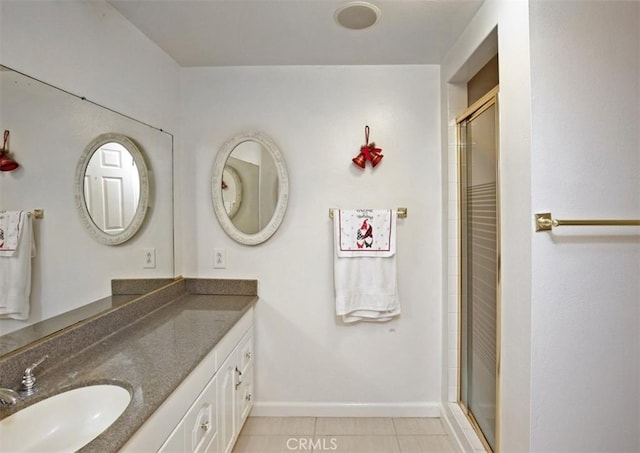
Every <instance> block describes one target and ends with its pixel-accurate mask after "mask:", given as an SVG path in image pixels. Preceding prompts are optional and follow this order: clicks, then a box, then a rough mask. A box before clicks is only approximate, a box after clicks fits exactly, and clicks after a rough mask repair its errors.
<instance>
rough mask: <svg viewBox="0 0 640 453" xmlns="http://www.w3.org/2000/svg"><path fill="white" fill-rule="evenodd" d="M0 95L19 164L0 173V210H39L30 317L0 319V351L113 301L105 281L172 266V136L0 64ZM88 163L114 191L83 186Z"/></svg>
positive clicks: (157, 273)
mask: <svg viewBox="0 0 640 453" xmlns="http://www.w3.org/2000/svg"><path fill="white" fill-rule="evenodd" d="M0 97H1V98H0V129H1V130H5V129H6V130H10V132H11V135H10V142H9V150H10V151H11V155H12V156H13V157H15V159H16V160H17V161H19V162H20V167H19V168H18V169H17V170H15V171H12V172H3V173H2V174H0V210H28V211H32V210H34V209H42V210H43V211H44V218H42V219H39V220H33V230H34V235H35V242H36V256H35V257H34V258H33V259H32V276H31V280H32V282H31V297H30V316H29V319H28V320H27V321H17V320H13V319H0V356H1V355H3V354H6V353H9V352H11V351H12V350H15V349H17V348H19V347H21V346H22V345H24V344H25V343H27V342H30V341H35V340H37V339H38V338H40V337H42V336H46V335H49V334H51V333H54V332H55V331H57V330H60V329H63V328H65V327H67V326H68V325H70V324H73V323H75V322H78V321H81V320H83V319H86V318H89V317H92V316H95V315H96V314H98V313H100V312H103V311H105V310H109V309H111V308H112V307H113V305H117V304H118V303H121V302H119V301H121V300H122V299H123V298H122V297H121V296H120V295H118V296H117V297H112V289H111V280H117V279H134V278H135V279H152V280H153V281H156V280H163V281H165V282H166V281H167V280H169V281H170V280H171V279H173V277H174V275H175V274H174V249H173V248H174V246H173V244H174V238H173V136H172V135H171V134H170V133H168V132H166V131H163V130H160V129H158V128H156V127H153V126H152V125H149V124H145V123H143V122H141V121H138V120H136V119H134V118H131V117H128V116H124V115H122V114H119V113H117V112H114V111H113V110H110V109H108V108H104V107H101V106H99V105H96V104H94V103H92V102H90V101H87V100H85V99H83V98H81V97H79V96H76V95H73V94H71V93H69V92H67V91H63V90H60V89H58V88H55V87H54V86H52V85H50V84H48V83H44V82H42V81H39V80H37V79H35V78H32V77H29V76H27V75H25V74H22V73H19V72H17V71H15V70H11V69H10V68H6V67H2V66H0ZM125 150H126V152H125ZM94 158H95V160H94ZM100 161H101V162H100ZM94 167H103V168H98V169H96V168H94ZM115 167H121V168H120V169H119V170H118V169H116V168H115ZM94 170H95V171H98V172H99V173H100V174H98V175H96V177H98V178H100V179H102V181H101V182H99V184H103V183H105V184H107V186H108V187H106V190H107V191H109V190H112V191H114V194H107V195H104V194H102V195H100V194H99V191H98V189H97V187H89V184H90V181H87V180H88V179H89V178H92V177H93V176H94V175H95V173H92V172H94ZM111 170H113V171H116V172H119V173H120V174H119V175H115V176H114V175H113V174H108V172H109V171H111ZM127 174H128V175H127ZM136 175H137V176H136ZM112 176H113V178H112ZM125 176H126V179H127V181H125V182H122V183H120V182H115V180H116V179H118V178H123V179H124V178H125ZM85 182H86V183H87V185H85ZM96 182H98V180H96ZM121 184H122V185H121ZM125 185H126V186H128V187H126V189H125ZM118 191H126V192H127V193H126V194H124V193H122V194H118V193H117V192H118ZM89 192H93V193H91V194H90V193H89ZM100 198H102V200H100ZM125 198H127V199H128V200H129V201H125ZM80 200H81V201H82V204H80ZM87 200H88V203H85V201H87ZM111 202H117V203H121V202H122V203H127V206H124V205H123V206H118V207H117V209H116V208H115V207H114V206H108V207H105V205H104V203H106V204H109V203H111ZM100 203H103V205H102V206H98V205H99V204H100ZM136 203H137V205H136ZM94 208H95V209H94ZM79 209H81V210H83V209H86V211H82V212H83V213H82V214H80V213H79ZM105 210H106V211H107V213H106V218H105ZM88 226H90V227H91V228H92V229H91V230H87V228H88ZM96 239H98V240H96ZM116 243H118V245H117V246H113V245H112V244H116ZM150 249H151V250H153V251H154V253H155V263H153V265H152V266H150V265H149V264H148V263H147V262H146V260H145V257H146V254H147V253H148V251H149V250H150ZM124 299H127V298H126V297H125V298H124Z"/></svg>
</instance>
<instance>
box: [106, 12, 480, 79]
mask: <svg viewBox="0 0 640 453" xmlns="http://www.w3.org/2000/svg"><path fill="white" fill-rule="evenodd" d="M349 1H350V0H346V1H333V0H253V1H247V0H195V1H194V0H108V2H109V3H110V4H111V5H112V6H113V7H114V8H115V9H116V10H118V11H119V12H120V14H122V15H123V16H124V17H125V18H126V19H128V20H129V21H130V22H131V23H132V24H133V25H134V26H135V27H137V28H138V29H139V30H140V31H141V32H142V33H144V34H145V35H146V36H148V37H149V39H151V40H152V41H153V42H155V43H156V44H157V45H158V46H159V47H160V48H162V49H163V50H164V51H165V52H166V53H167V54H169V55H170V56H171V57H172V58H173V59H174V60H175V61H176V62H177V63H178V64H179V65H180V66H183V67H190V66H245V65H386V64H439V63H440V62H441V61H442V59H443V57H444V56H445V55H446V53H447V51H448V50H449V48H450V47H451V45H452V44H453V43H454V42H455V40H456V38H457V37H458V36H459V35H460V33H461V32H462V30H464V28H465V26H466V25H467V23H468V22H469V21H470V20H471V18H472V17H473V15H474V14H475V12H476V11H477V10H478V8H479V7H480V5H481V4H482V2H483V0H381V1H378V0H372V2H371V3H374V4H375V5H376V6H377V7H378V8H379V9H380V11H381V13H382V14H381V17H380V19H379V20H378V22H377V23H376V24H375V25H374V26H373V27H371V28H368V29H364V30H350V29H346V28H344V27H341V26H340V25H338V24H337V23H336V21H335V20H334V14H335V11H336V10H337V9H338V8H340V7H341V6H344V5H345V4H346V3H349Z"/></svg>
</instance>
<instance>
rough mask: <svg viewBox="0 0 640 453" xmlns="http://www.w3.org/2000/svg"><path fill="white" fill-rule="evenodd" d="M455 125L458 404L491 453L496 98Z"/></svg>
mask: <svg viewBox="0 0 640 453" xmlns="http://www.w3.org/2000/svg"><path fill="white" fill-rule="evenodd" d="M467 113H468V114H467V115H466V116H464V117H463V118H462V119H461V120H459V121H458V132H459V139H460V155H459V165H460V168H459V170H460V182H459V184H460V187H459V196H460V294H461V298H460V343H461V345H460V346H461V348H460V403H461V406H462V408H463V410H465V412H466V413H467V416H468V417H469V419H470V420H471V422H472V424H474V425H475V427H476V430H477V431H479V434H480V435H481V436H483V437H484V440H485V441H486V443H487V444H488V446H489V447H490V448H491V449H492V450H495V442H496V387H497V317H498V294H499V293H498V281H499V269H498V261H499V260H498V256H499V249H498V244H499V241H498V234H499V229H498V225H499V223H498V190H497V187H498V138H497V137H498V134H497V126H498V116H497V105H496V96H495V95H493V96H490V97H489V99H488V100H487V98H486V97H485V98H483V101H481V102H480V105H478V104H476V105H475V108H474V107H472V108H471V109H470V110H468V111H467Z"/></svg>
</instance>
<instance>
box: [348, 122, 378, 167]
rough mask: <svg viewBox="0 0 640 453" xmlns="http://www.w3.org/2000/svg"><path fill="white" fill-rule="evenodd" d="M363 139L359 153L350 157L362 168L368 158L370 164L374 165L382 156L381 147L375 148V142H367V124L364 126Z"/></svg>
mask: <svg viewBox="0 0 640 453" xmlns="http://www.w3.org/2000/svg"><path fill="white" fill-rule="evenodd" d="M364 139H365V143H366V144H365V145H364V146H362V147H360V154H358V155H357V156H356V157H354V158H353V159H351V161H352V162H353V163H354V164H355V165H356V166H358V167H360V168H362V169H364V167H365V165H366V163H367V161H368V160H370V161H371V165H372V166H373V167H375V166H376V165H378V164H379V163H380V161H381V160H382V158H383V157H384V156H383V155H382V149H381V148H376V144H375V143H373V142H371V143H369V126H365V127H364Z"/></svg>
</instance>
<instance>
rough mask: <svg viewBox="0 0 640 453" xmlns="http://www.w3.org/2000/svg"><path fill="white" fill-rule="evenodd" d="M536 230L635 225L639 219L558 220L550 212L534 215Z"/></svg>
mask: <svg viewBox="0 0 640 453" xmlns="http://www.w3.org/2000/svg"><path fill="white" fill-rule="evenodd" d="M535 219H536V231H550V230H551V229H552V228H555V227H559V226H635V225H640V220H622V219H607V220H605V219H602V220H559V219H554V218H553V216H552V215H551V213H550V212H543V213H539V214H536V215H535Z"/></svg>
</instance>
